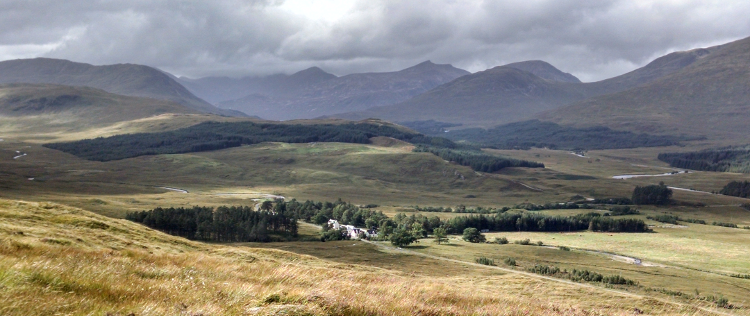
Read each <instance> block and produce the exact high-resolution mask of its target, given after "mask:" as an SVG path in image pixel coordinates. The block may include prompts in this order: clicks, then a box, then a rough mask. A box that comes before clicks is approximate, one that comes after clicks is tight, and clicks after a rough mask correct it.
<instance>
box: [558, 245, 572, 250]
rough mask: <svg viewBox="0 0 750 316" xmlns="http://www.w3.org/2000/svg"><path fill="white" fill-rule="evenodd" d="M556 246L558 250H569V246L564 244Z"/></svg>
mask: <svg viewBox="0 0 750 316" xmlns="http://www.w3.org/2000/svg"><path fill="white" fill-rule="evenodd" d="M557 248H560V250H562V251H570V248H568V247H565V246H558V247H557Z"/></svg>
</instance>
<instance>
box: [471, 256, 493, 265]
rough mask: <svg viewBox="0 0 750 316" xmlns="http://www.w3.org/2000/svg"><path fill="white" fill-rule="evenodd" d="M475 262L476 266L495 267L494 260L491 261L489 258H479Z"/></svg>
mask: <svg viewBox="0 0 750 316" xmlns="http://www.w3.org/2000/svg"><path fill="white" fill-rule="evenodd" d="M475 261H476V262H477V263H478V264H483V265H487V266H494V265H495V260H492V259H489V258H486V257H479V258H477V259H476V260H475Z"/></svg>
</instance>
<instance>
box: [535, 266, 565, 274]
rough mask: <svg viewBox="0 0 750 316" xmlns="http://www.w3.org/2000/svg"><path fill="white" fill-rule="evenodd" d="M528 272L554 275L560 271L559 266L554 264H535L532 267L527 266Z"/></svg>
mask: <svg viewBox="0 0 750 316" xmlns="http://www.w3.org/2000/svg"><path fill="white" fill-rule="evenodd" d="M529 272H532V273H536V274H542V275H555V274H558V273H560V268H558V267H555V266H544V265H540V264H537V265H535V266H534V267H533V268H529Z"/></svg>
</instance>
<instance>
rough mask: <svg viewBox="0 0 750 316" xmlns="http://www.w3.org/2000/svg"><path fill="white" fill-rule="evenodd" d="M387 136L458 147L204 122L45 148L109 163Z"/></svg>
mask: <svg viewBox="0 0 750 316" xmlns="http://www.w3.org/2000/svg"><path fill="white" fill-rule="evenodd" d="M376 136H386V137H392V138H395V139H399V140H402V141H406V142H409V143H413V144H426V145H430V146H436V147H440V148H458V147H460V146H459V145H457V144H456V143H454V142H452V141H450V140H447V139H445V138H439V137H429V136H425V135H422V134H418V133H413V132H408V131H403V130H400V129H397V128H395V127H393V126H387V125H376V124H368V123H348V124H340V125H334V124H312V125H300V124H276V123H262V124H261V123H253V122H204V123H200V124H197V125H194V126H190V127H186V128H182V129H178V130H175V131H168V132H160V133H137V134H125V135H116V136H111V137H106V138H103V137H99V138H95V139H85V140H80V141H74V142H65V143H50V144H45V145H44V146H45V147H47V148H51V149H56V150H60V151H63V152H66V153H69V154H73V155H76V156H78V157H80V158H84V159H88V160H95V161H110V160H119V159H125V158H132V157H138V156H144V155H158V154H179V153H189V152H199V151H210V150H218V149H224V148H231V147H238V146H241V145H250V144H258V143H262V142H283V143H310V142H342V143H357V144H367V143H369V142H370V138H372V137H376Z"/></svg>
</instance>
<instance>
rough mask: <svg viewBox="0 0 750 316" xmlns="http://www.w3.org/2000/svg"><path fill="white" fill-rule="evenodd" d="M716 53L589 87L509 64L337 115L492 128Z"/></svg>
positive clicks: (657, 63) (534, 66) (546, 67)
mask: <svg viewBox="0 0 750 316" xmlns="http://www.w3.org/2000/svg"><path fill="white" fill-rule="evenodd" d="M719 49H720V47H713V48H709V49H697V50H691V51H686V52H674V53H671V54H668V55H665V56H663V57H660V58H657V59H656V60H654V61H652V62H651V63H649V64H647V65H646V66H644V67H642V68H639V69H636V70H634V71H631V72H629V73H626V74H623V75H620V76H617V77H614V78H610V79H606V80H602V81H598V82H591V83H582V82H580V81H579V80H578V79H577V78H576V77H574V76H573V75H570V74H568V73H565V72H562V71H560V70H558V69H557V68H555V67H554V66H552V65H550V64H548V63H546V62H543V61H538V60H537V61H527V62H520V63H513V64H508V65H504V66H498V67H495V68H492V69H488V70H485V71H480V72H477V73H474V74H470V75H467V76H464V77H461V78H458V79H456V80H454V81H452V82H449V83H447V84H444V85H441V86H438V87H436V88H434V89H432V90H430V91H428V92H426V93H424V94H421V95H419V96H416V97H414V98H411V99H409V100H406V101H404V102H401V103H398V104H394V105H390V106H384V107H375V108H371V109H369V110H365V111H359V112H352V113H345V114H341V115H338V117H342V118H347V119H362V118H367V117H376V118H381V119H385V120H394V121H418V120H436V121H443V122H449V123H460V124H464V125H466V126H479V127H492V126H496V125H500V124H507V123H511V122H518V121H523V120H528V119H532V118H535V117H536V116H537V115H540V114H541V113H543V112H546V111H551V110H555V109H558V108H561V107H564V106H566V105H569V104H573V103H576V102H580V101H583V100H586V99H589V98H592V97H597V96H601V95H607V94H612V93H617V92H621V91H625V90H629V89H631V88H634V87H638V86H641V85H645V84H648V83H650V82H653V81H655V80H657V79H659V78H662V77H664V76H667V75H670V74H673V73H676V72H679V71H680V70H682V69H683V68H685V67H687V66H689V65H691V64H693V63H694V62H696V61H698V60H700V59H701V58H703V57H705V56H707V55H708V54H711V52H714V51H717V50H719ZM561 111H563V110H561Z"/></svg>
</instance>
